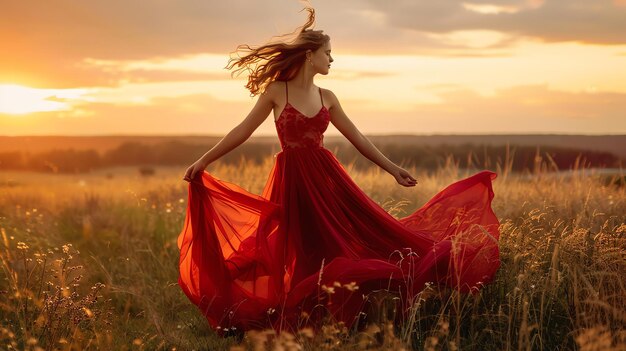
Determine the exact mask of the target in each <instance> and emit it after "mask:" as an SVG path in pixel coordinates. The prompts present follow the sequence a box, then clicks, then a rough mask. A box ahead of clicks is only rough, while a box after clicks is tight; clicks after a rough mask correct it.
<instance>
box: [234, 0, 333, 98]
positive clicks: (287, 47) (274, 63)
mask: <svg viewBox="0 0 626 351" xmlns="http://www.w3.org/2000/svg"><path fill="white" fill-rule="evenodd" d="M305 10H307V11H308V12H309V18H308V20H307V22H306V23H305V24H304V25H303V26H301V27H298V28H297V29H296V30H295V31H294V32H292V33H289V34H285V35H281V36H278V37H274V38H273V39H278V40H276V41H274V40H270V42H268V43H266V44H264V45H261V46H258V47H254V48H253V47H250V46H249V45H247V44H242V45H239V46H238V47H237V50H235V51H233V52H232V53H231V58H230V60H229V61H228V64H227V65H226V68H227V69H233V68H234V67H237V68H236V69H235V70H234V71H233V72H232V74H231V76H235V75H239V74H241V72H243V71H247V72H248V84H246V88H247V89H248V90H250V96H255V95H258V94H261V93H263V92H264V91H265V88H266V87H267V85H268V84H269V83H271V82H273V81H275V80H278V81H288V80H291V79H293V78H294V77H295V76H296V74H297V73H298V71H299V70H300V68H301V67H302V64H303V63H304V60H305V59H306V51H307V50H311V51H315V50H317V49H319V48H320V47H322V46H323V45H324V44H326V42H328V41H329V40H330V37H329V36H328V35H326V34H323V33H322V31H321V30H312V29H309V28H311V27H312V26H313V24H314V23H315V10H314V9H313V8H312V7H305ZM293 36H295V39H292V40H288V39H287V38H289V37H293ZM241 52H243V53H245V54H244V55H243V56H242V55H241ZM233 54H236V55H237V57H232V56H233Z"/></svg>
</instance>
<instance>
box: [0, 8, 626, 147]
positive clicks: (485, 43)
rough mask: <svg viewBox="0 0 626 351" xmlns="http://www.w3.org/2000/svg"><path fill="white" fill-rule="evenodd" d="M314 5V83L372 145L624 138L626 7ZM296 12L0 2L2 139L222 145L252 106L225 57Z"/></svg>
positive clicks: (271, 128)
mask: <svg viewBox="0 0 626 351" xmlns="http://www.w3.org/2000/svg"><path fill="white" fill-rule="evenodd" d="M310 3H311V5H313V7H314V8H315V10H316V23H315V27H314V28H315V29H322V30H323V31H324V33H326V34H328V35H330V37H331V46H332V52H333V54H332V55H333V58H334V60H335V61H334V62H333V64H332V68H331V70H330V73H329V74H328V75H327V76H321V75H318V76H316V78H315V84H317V85H319V86H321V87H323V88H327V89H330V90H332V91H333V92H334V93H335V95H336V96H337V97H338V98H339V100H340V102H341V105H342V107H343V109H344V111H345V112H346V113H347V115H348V117H349V118H350V119H351V120H352V121H353V123H354V124H355V125H356V126H357V128H358V129H359V130H360V131H361V132H363V133H364V134H366V135H368V134H369V135H384V134H422V135H430V134H529V133H532V134H594V135H597V134H626V0H593V1H590V0H497V1H496V0H492V1H480V0H477V1H456V0H438V1H432V0H389V1H379V0H342V1H334V0H317V1H316V0H312V1H311V2H310ZM303 6H304V5H303V3H302V2H301V1H296V0H257V1H249V0H230V1H216V0H184V1H171V0H151V1H150V2H145V1H137V0H127V1H104V0H90V1H75V0H55V1H45V2H42V1H35V0H24V1H13V0H0V8H2V11H1V12H0V43H2V50H1V54H0V135H224V134H226V133H227V132H228V131H230V130H231V129H232V128H233V127H235V126H236V125H237V124H239V123H240V122H241V121H242V120H243V119H244V118H245V117H246V115H247V114H248V112H249V111H250V109H251V108H252V107H253V106H254V104H255V102H256V99H257V98H256V97H255V98H252V97H250V94H249V91H247V90H246V89H245V83H246V77H245V76H240V77H234V78H233V77H231V74H230V71H228V70H226V69H225V68H224V67H225V66H226V64H227V62H228V59H229V57H230V53H231V52H233V51H234V50H235V49H236V47H237V45H239V44H250V45H260V44H263V43H264V42H267V41H268V40H270V39H271V38H272V37H274V36H277V35H281V34H286V33H290V32H292V31H293V30H294V29H295V28H296V27H298V26H301V25H302V24H304V22H305V20H306V12H304V11H301V10H302V8H303ZM275 134H276V130H275V125H274V121H273V115H272V114H270V115H269V116H268V118H267V119H266V120H265V122H264V123H263V124H261V126H259V128H258V129H257V130H256V131H255V132H254V134H253V136H254V135H258V136H260V135H275ZM326 134H327V135H340V133H339V132H338V131H337V129H335V128H334V127H333V126H332V124H331V125H330V126H329V128H328V130H327V131H326Z"/></svg>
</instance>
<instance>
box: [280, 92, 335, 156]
mask: <svg viewBox="0 0 626 351" xmlns="http://www.w3.org/2000/svg"><path fill="white" fill-rule="evenodd" d="M329 122H330V113H329V112H328V109H326V107H325V106H322V108H321V109H320V110H319V112H318V113H317V114H316V115H315V116H313V117H307V116H305V115H304V114H302V113H300V111H298V110H297V109H296V108H295V107H293V106H291V104H289V103H287V105H285V108H284V109H283V111H282V112H281V114H280V116H279V117H278V119H277V120H276V121H275V123H276V131H277V132H278V140H280V145H281V147H282V148H283V150H284V149H292V148H301V147H313V148H319V147H323V146H324V143H323V140H324V132H325V131H326V129H327V128H328V123H329Z"/></svg>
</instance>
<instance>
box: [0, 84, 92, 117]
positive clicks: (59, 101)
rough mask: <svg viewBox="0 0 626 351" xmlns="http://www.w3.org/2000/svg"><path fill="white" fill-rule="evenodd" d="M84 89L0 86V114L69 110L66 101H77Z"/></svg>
mask: <svg viewBox="0 0 626 351" xmlns="http://www.w3.org/2000/svg"><path fill="white" fill-rule="evenodd" d="M85 93H86V89H37V88H30V87H25V86H21V85H16V84H0V113H6V114H12V115H23V114H28V113H33V112H48V111H61V110H70V109H71V108H72V107H71V105H70V103H69V101H68V100H73V99H78V98H80V97H81V96H82V95H84V94H85Z"/></svg>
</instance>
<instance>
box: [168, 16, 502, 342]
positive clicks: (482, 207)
mask: <svg viewBox="0 0 626 351" xmlns="http://www.w3.org/2000/svg"><path fill="white" fill-rule="evenodd" d="M307 10H308V11H309V19H308V21H307V23H306V24H305V25H304V26H303V27H301V28H299V29H297V30H296V31H295V32H294V34H295V35H296V38H295V40H293V41H289V42H288V41H285V40H281V41H274V42H270V43H268V44H266V45H263V46H260V47H257V48H251V47H249V46H247V45H243V46H240V47H239V48H238V49H239V50H241V51H247V54H246V55H244V56H240V57H238V58H234V59H231V61H230V63H229V66H228V68H229V69H232V68H235V67H238V69H237V71H238V72H241V71H242V70H247V71H248V72H249V77H248V84H247V85H246V87H247V88H248V89H249V90H250V92H251V93H252V95H260V96H259V99H258V101H257V103H256V105H255V106H254V108H253V109H252V111H251V112H250V113H249V114H248V116H247V117H246V118H245V120H244V121H243V122H241V123H240V124H239V125H238V126H237V127H235V128H234V129H233V130H232V131H231V132H229V133H228V134H227V135H226V136H225V137H224V138H223V139H222V140H221V141H220V142H219V143H218V144H217V145H215V146H214V147H213V148H212V149H211V150H210V151H208V152H207V153H206V154H205V155H203V156H202V157H201V158H200V159H199V160H198V161H196V162H195V163H194V164H192V165H191V166H190V167H189V168H188V169H187V171H186V173H185V176H184V179H185V180H186V181H188V182H190V184H189V201H188V207H187V213H186V218H185V225H184V228H183V230H182V232H181V233H180V236H179V238H178V246H179V248H180V250H181V256H180V276H179V285H180V286H181V288H182V289H183V291H184V292H185V294H186V295H187V296H188V297H189V298H190V300H191V301H192V302H193V303H195V304H196V305H197V306H198V307H199V308H200V309H201V311H202V312H203V314H204V315H205V316H206V317H207V320H208V321H209V323H210V324H211V326H212V327H213V328H215V329H218V330H219V329H222V330H223V329H225V328H226V329H232V327H235V328H238V329H239V330H246V329H251V328H266V327H274V328H275V329H277V330H280V329H284V328H290V329H295V328H297V327H301V326H303V325H305V324H311V325H314V326H318V325H317V324H316V323H315V322H318V321H320V320H321V319H323V318H324V317H331V318H333V319H334V320H337V321H343V322H344V323H346V324H347V325H348V326H351V325H352V324H353V323H354V322H355V321H357V319H358V317H359V316H360V313H359V312H360V311H361V310H362V309H363V308H364V303H365V299H364V297H365V296H366V295H367V293H369V292H371V291H373V290H377V289H381V288H385V289H389V290H392V291H396V292H400V293H401V294H402V296H403V297H404V299H402V300H401V302H402V303H403V304H404V305H403V307H405V309H403V310H406V307H410V299H411V297H412V296H415V294H416V293H418V292H419V291H421V290H422V289H423V287H424V285H425V284H426V283H427V282H433V283H435V284H438V285H442V286H448V287H453V288H457V289H460V290H461V291H475V290H476V289H478V288H479V287H480V285H481V284H483V283H486V282H488V281H490V280H491V279H492V278H493V276H494V274H495V271H496V270H497V268H498V267H499V262H500V261H499V251H498V245H497V239H498V237H499V232H498V225H499V222H498V219H497V218H496V216H495V214H494V213H493V211H492V209H491V200H492V198H493V196H494V194H493V190H492V185H491V180H492V179H495V177H496V175H495V173H493V172H489V171H483V172H480V173H478V174H475V175H473V176H471V177H469V178H467V179H463V180H461V181H459V182H456V183H454V184H452V185H450V186H448V187H447V188H446V189H444V190H442V191H441V192H439V193H438V194H437V195H436V196H434V197H433V198H432V199H431V200H430V201H429V202H428V203H426V204H425V205H424V206H423V207H422V208H420V209H418V210H417V211H415V212H414V213H412V214H411V215H409V216H407V217H404V218H400V219H396V218H394V217H392V216H391V215H390V214H388V213H387V212H386V211H385V210H384V209H382V208H381V207H380V206H379V205H378V204H377V203H376V202H374V201H373V200H371V199H370V198H369V197H368V196H367V195H366V194H365V193H364V192H363V191H362V190H361V189H360V188H359V187H358V186H357V185H356V184H355V183H354V181H353V180H352V179H351V178H350V177H349V175H348V174H347V172H346V171H345V169H344V168H343V166H342V165H341V163H339V161H338V160H337V158H336V157H335V155H334V154H333V153H332V152H330V151H329V150H328V149H326V148H324V147H323V133H324V131H325V130H326V129H327V127H328V124H329V123H333V125H334V126H335V127H336V128H337V129H338V130H339V131H340V132H341V133H342V134H343V135H345V136H346V138H347V139H348V140H349V141H350V142H351V143H352V144H354V145H355V147H356V148H357V149H358V150H359V151H360V152H361V153H362V154H363V155H365V156H366V157H367V158H369V159H370V160H372V161H373V162H374V163H376V164H377V165H378V166H380V167H381V168H383V169H384V170H386V171H387V172H388V173H390V174H391V175H392V176H393V177H394V178H395V180H396V181H397V182H398V183H399V184H400V185H403V186H407V187H410V186H415V185H416V183H417V180H416V179H415V178H414V177H412V176H411V175H410V174H409V172H407V171H406V170H405V169H403V168H402V167H400V166H398V165H396V164H394V163H393V162H391V161H390V160H389V159H387V158H386V157H385V156H384V155H383V154H382V153H381V152H380V151H379V150H378V149H376V147H375V146H374V145H373V144H372V143H371V142H370V141H369V140H368V139H367V138H366V137H365V136H363V135H362V134H361V133H360V132H359V130H358V129H357V128H356V127H355V126H354V124H353V123H352V122H351V121H350V119H349V118H348V117H347V116H346V114H345V113H344V111H343V110H342V108H341V105H340V104H339V100H338V99H337V97H336V96H335V94H333V92H331V91H330V90H327V89H321V88H318V87H316V86H315V84H314V77H315V75H316V74H318V73H319V74H324V75H326V74H328V72H329V70H330V67H331V63H332V62H333V58H332V55H331V45H330V38H329V37H328V36H327V35H325V34H324V33H323V32H322V31H320V30H312V29H309V28H310V27H311V26H312V25H313V23H314V19H315V14H314V11H313V9H310V8H309V9H307ZM271 111H273V112H274V121H275V124H276V130H277V132H278V137H279V140H280V144H281V147H282V150H281V151H280V152H279V153H278V154H276V155H275V157H276V160H275V163H274V166H273V168H272V170H271V172H270V174H269V177H268V180H267V183H266V185H265V188H264V190H263V193H262V194H261V195H256V194H251V193H249V192H247V191H246V190H244V189H242V188H240V187H239V186H237V185H235V184H232V183H229V182H225V181H222V180H219V179H217V178H216V177H214V176H212V175H211V174H209V173H208V172H206V171H204V170H205V168H206V167H207V166H208V165H209V164H210V163H211V162H213V161H215V160H217V159H219V158H220V157H221V156H223V155H224V154H226V153H227V152H229V151H230V150H232V149H233V148H235V147H236V146H238V145H239V144H241V143H242V142H244V141H245V140H246V139H247V138H248V137H249V136H250V135H251V134H252V132H253V131H254V130H255V129H256V128H257V127H258V126H259V125H260V124H261V123H262V122H263V121H264V120H265V119H266V118H267V116H268V115H269V113H270V112H271ZM320 307H323V308H320Z"/></svg>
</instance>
